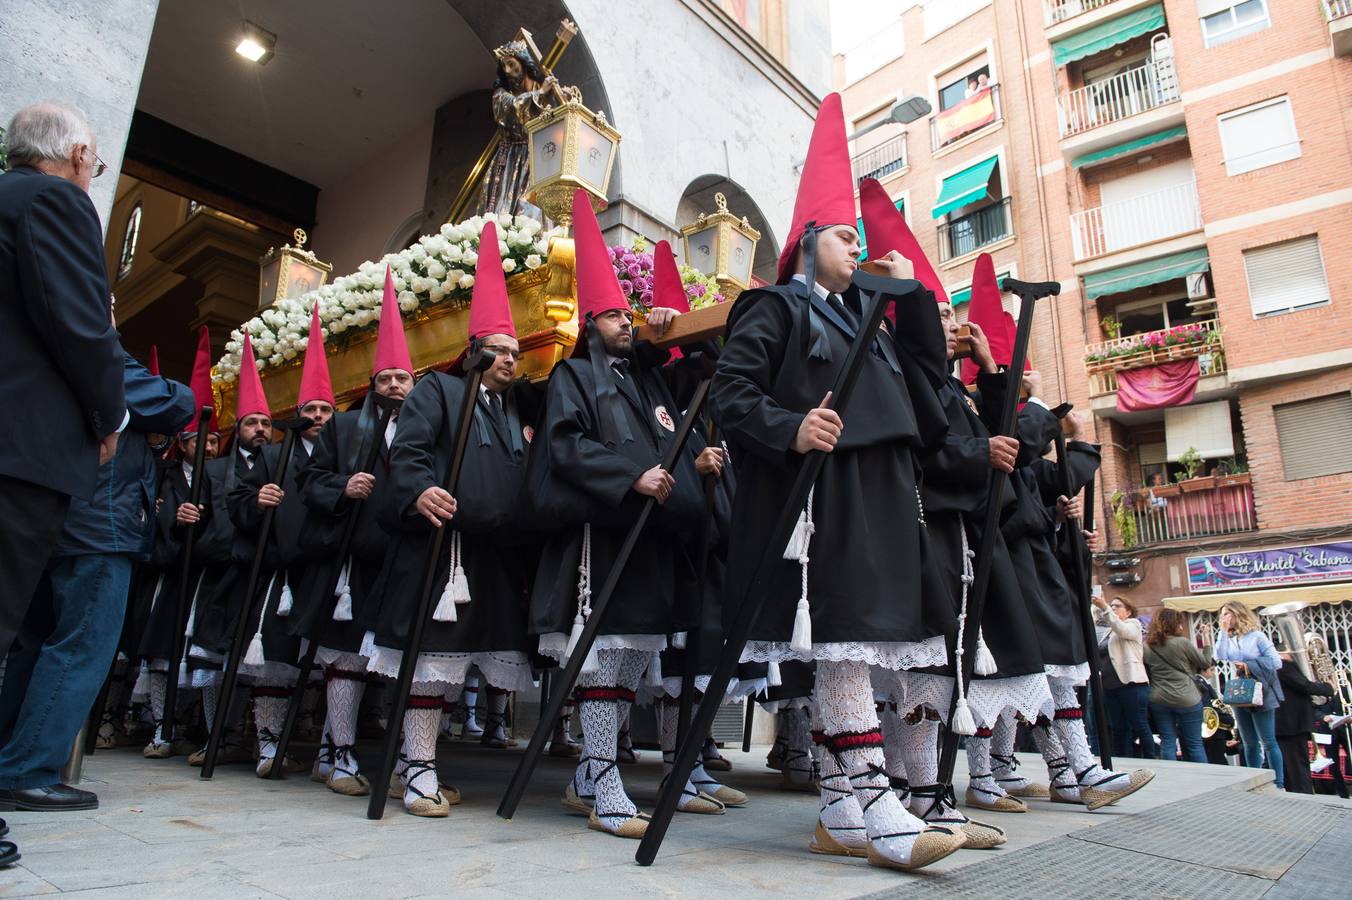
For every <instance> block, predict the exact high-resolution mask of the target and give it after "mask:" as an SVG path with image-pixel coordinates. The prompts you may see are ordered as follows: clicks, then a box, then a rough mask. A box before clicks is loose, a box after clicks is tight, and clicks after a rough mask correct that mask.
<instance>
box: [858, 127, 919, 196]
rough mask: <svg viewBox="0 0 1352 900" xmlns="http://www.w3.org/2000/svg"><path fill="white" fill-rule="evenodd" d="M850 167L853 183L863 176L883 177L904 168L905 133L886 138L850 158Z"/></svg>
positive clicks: (859, 180)
mask: <svg viewBox="0 0 1352 900" xmlns="http://www.w3.org/2000/svg"><path fill="white" fill-rule="evenodd" d="M850 168H851V169H853V170H854V183H855V184H858V183H859V182H861V181H863V180H864V179H865V178H877V179H883V178H886V177H887V176H888V175H891V174H892V173H893V172H898V171H900V170H902V169H904V168H906V133H905V132H902V133H901V134H899V135H897V136H896V137H891V138H888V139H887V140H886V141H883V142H882V143H881V144H879V145H878V146H876V147H870V148H869V149H868V150H865V151H864V152H863V153H860V154H859V155H858V156H855V157H853V158H851V160H850Z"/></svg>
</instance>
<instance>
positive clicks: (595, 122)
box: [212, 22, 760, 427]
mask: <svg viewBox="0 0 1352 900" xmlns="http://www.w3.org/2000/svg"><path fill="white" fill-rule="evenodd" d="M575 33H576V31H575V29H573V28H572V25H571V23H568V22H565V23H564V25H563V27H561V28H560V31H559V34H558V37H557V39H556V43H555V45H554V48H553V49H552V50H551V52H550V54H549V56H548V57H545V58H544V59H541V57H540V55H539V53H538V51H537V50H536V49H535V45H534V43H533V41H532V40H531V35H530V33H529V32H528V31H526V30H525V29H521V30H520V31H519V32H518V34H517V37H516V40H515V41H514V42H513V43H512V44H509V45H505V46H507V47H513V46H516V47H518V49H520V45H522V44H524V45H525V48H527V49H528V51H529V52H530V53H531V55H532V56H533V58H534V59H535V60H536V62H537V64H538V65H539V66H540V68H541V69H542V70H543V71H545V72H546V73H548V71H549V70H548V68H546V63H549V64H550V65H552V63H553V62H554V61H556V60H557V59H558V56H559V54H560V53H561V52H562V49H563V47H564V46H566V44H567V42H568V40H569V39H570V38H571V37H572V36H573V34H575ZM501 55H502V54H501V52H499V57H500V58H501ZM548 81H549V85H548V92H549V93H550V94H551V95H552V97H553V99H554V100H555V101H556V102H555V103H554V104H553V105H551V106H549V107H548V108H546V109H545V110H544V111H543V112H542V113H541V114H540V115H538V116H536V117H535V118H533V119H530V120H529V121H528V122H526V124H525V129H526V132H527V146H528V150H529V166H530V182H529V199H530V201H531V202H532V203H534V204H535V205H536V206H537V207H538V208H539V209H540V210H541V211H542V212H543V214H544V216H546V217H547V220H546V221H552V222H553V223H554V224H555V226H556V229H555V230H556V231H557V232H558V233H556V234H554V235H553V236H552V237H550V239H549V243H548V249H547V258H546V259H545V260H544V261H543V264H541V265H539V266H538V267H536V268H533V269H530V270H527V271H523V272H520V273H517V274H511V275H509V276H508V277H507V279H506V281H507V292H508V298H509V301H510V304H511V309H512V318H513V320H514V322H515V324H516V330H517V334H518V335H519V336H520V337H519V342H520V346H521V360H520V372H521V374H522V375H523V376H525V377H527V378H530V379H531V380H532V381H536V382H539V381H544V380H545V379H547V378H548V377H549V373H550V372H551V371H552V370H553V368H554V366H555V365H556V364H557V363H558V362H559V361H560V360H562V359H564V358H566V357H567V356H568V355H570V354H571V352H572V347H573V345H574V343H575V342H576V340H577V333H578V321H577V280H576V277H575V273H574V262H575V257H574V247H573V240H572V238H571V237H570V236H569V234H570V228H571V218H572V216H571V204H572V197H573V192H574V191H575V190H577V189H581V190H584V191H586V192H587V194H588V195H589V196H590V197H591V200H592V204H593V207H594V208H595V209H596V210H597V211H598V212H599V211H600V210H602V209H604V208H605V205H606V199H605V197H606V189H607V186H608V185H609V183H610V176H611V171H612V170H613V168H614V165H615V156H616V151H617V149H618V147H619V143H620V139H621V135H620V132H619V131H618V130H616V129H615V127H614V126H612V125H611V124H610V123H609V122H607V121H606V117H605V114H604V113H601V112H594V111H592V110H591V109H589V108H588V107H586V106H585V105H584V104H583V103H582V98H581V92H580V91H579V90H578V89H577V88H576V87H573V86H560V85H558V84H557V82H555V81H554V79H553V78H552V77H550V78H549V79H548ZM541 93H544V92H543V91H542V92H541ZM500 139H501V138H500V135H495V136H494V138H493V140H492V141H491V142H490V144H489V146H488V147H487V148H486V149H485V151H484V153H483V155H482V156H481V157H480V159H479V161H478V163H476V165H475V166H474V168H473V170H472V171H471V174H470V177H469V179H467V184H466V186H465V188H462V190H461V192H460V195H459V196H458V197H457V198H456V201H455V203H454V204H453V207H452V218H455V216H456V214H457V213H458V212H459V211H461V210H462V209H463V208H464V202H465V198H466V197H467V196H470V195H471V194H472V191H473V184H472V182H475V181H477V180H479V179H480V178H481V177H482V176H483V173H484V170H485V165H486V161H487V160H488V159H489V158H490V157H491V156H492V154H493V152H494V151H495V149H496V148H497V147H498V145H499V142H500ZM715 202H716V205H717V209H716V210H715V211H714V212H712V213H709V214H704V213H701V214H700V216H699V217H698V218H697V219H696V220H695V221H694V222H693V223H691V224H690V225H687V226H685V227H684V228H682V229H681V236H682V241H683V244H684V249H685V261H686V264H687V265H688V266H691V267H693V268H694V269H696V270H698V273H699V274H701V275H703V276H706V277H708V278H709V279H710V282H711V283H714V282H716V283H717V285H718V287H719V290H720V292H721V294H722V295H723V297H725V298H726V299H728V300H731V299H733V298H735V297H736V296H737V294H738V293H739V292H740V291H742V290H745V289H746V287H747V286H748V285H749V284H750V283H751V278H752V276H751V270H752V264H753V260H754V258H755V250H756V243H757V241H758V240H759V238H760V233H759V232H758V231H756V229H754V228H752V227H751V225H750V224H749V223H748V222H747V220H746V218H745V217H740V218H739V217H738V216H736V215H734V214H733V213H731V212H730V211H729V210H728V207H727V202H726V199H725V198H724V196H723V195H722V194H721V193H720V194H717V195H716V197H715ZM448 224H449V223H448ZM293 239H294V240H295V244H296V245H295V246H290V245H286V246H283V247H281V248H273V249H270V250H269V251H268V253H267V254H266V255H265V256H264V257H263V258H262V259H261V260H260V261H259V264H260V278H259V294H260V296H259V309H260V315H266V311H267V309H268V308H269V307H275V306H276V304H277V303H278V302H279V301H285V300H295V299H296V298H299V297H302V296H304V295H305V294H307V293H309V292H311V291H314V290H315V289H317V288H321V287H323V286H324V284H325V282H326V280H327V278H328V275H329V273H330V271H331V266H329V265H328V264H326V263H324V262H322V261H320V260H319V259H318V258H317V257H316V256H315V255H314V254H313V253H312V252H310V251H309V250H306V249H304V248H303V245H304V243H305V240H306V234H305V232H304V231H303V230H301V229H299V228H298V229H296V231H295V233H294V235H293ZM468 268H469V269H470V270H472V269H473V266H469V267H468ZM315 302H318V301H317V300H316V301H315ZM731 305H732V304H731V303H726V302H725V303H717V304H714V305H710V306H707V307H703V308H700V309H694V310H692V311H691V312H689V313H687V314H685V315H683V316H681V317H679V318H678V319H677V320H676V322H675V323H674V324H673V325H672V327H671V329H670V330H669V331H668V333H667V334H666V335H665V336H664V338H663V339H662V341H661V342H660V343H661V344H663V345H667V346H670V345H675V344H680V343H684V342H689V341H697V340H703V339H707V338H709V337H713V336H716V335H721V334H722V331H723V328H724V325H725V323H726V321H727V315H728V311H729V309H730V308H731ZM305 318H306V319H307V320H308V318H309V311H308V309H307V310H306V311H305ZM642 318H643V316H642V310H637V311H636V321H637V322H639V323H641V322H642ZM251 321H252V320H251ZM404 322H405V334H406V336H407V339H408V348H409V352H410V354H411V355H412V358H413V364H414V366H415V367H416V368H417V369H418V372H419V373H421V372H423V371H427V370H430V369H436V368H444V367H446V366H448V365H450V364H451V363H452V362H453V361H454V360H455V359H457V358H458V357H459V356H460V354H461V352H462V351H463V350H464V348H465V345H466V343H467V340H468V335H467V328H468V323H469V303H468V297H467V296H466V297H464V298H463V299H459V300H457V301H454V302H445V303H435V304H429V305H426V306H423V305H420V306H419V307H418V308H417V309H416V310H414V311H412V312H406V314H405V316H404ZM639 336H640V337H642V331H641V329H640V331H639ZM327 340H328V342H329V348H328V363H329V373H330V376H331V378H332V381H333V389H334V393H335V395H336V397H337V400H338V408H340V409H343V408H346V407H348V406H349V405H350V404H351V403H352V402H353V401H355V400H358V399H359V398H360V397H362V396H363V395H364V394H365V393H366V391H367V390H368V388H369V384H370V375H371V365H372V362H373V360H374V356H375V343H376V331H375V327H374V323H373V322H372V323H370V327H368V328H366V329H365V330H363V331H361V332H360V333H359V334H356V335H355V336H352V337H351V338H350V339H348V340H346V341H345V342H343V341H335V340H334V338H333V337H329V338H328V339H327ZM255 343H257V341H255ZM259 355H260V357H262V356H263V354H261V353H260V354H259ZM303 359H304V353H303V352H296V353H295V354H294V356H293V357H292V358H290V359H288V360H286V361H285V362H284V363H282V364H280V365H264V367H263V368H262V370H261V371H260V375H261V377H262V382H263V390H264V391H265V392H266V394H267V397H268V403H269V405H270V406H271V408H272V409H273V410H275V411H277V413H278V414H279V415H281V414H282V411H283V410H289V409H290V408H291V407H293V406H294V405H295V398H296V395H297V393H298V391H299V390H300V379H301V368H302V362H303ZM212 374H213V376H214V377H213V381H214V384H215V390H216V392H217V404H218V405H217V408H218V409H219V410H220V411H221V414H220V421H221V425H222V427H229V426H230V425H231V424H233V421H234V410H235V391H236V385H237V384H238V382H237V381H236V380H234V379H233V378H231V377H225V378H222V377H221V374H222V373H221V365H220V364H219V363H218V366H217V367H216V368H214V369H213V372H212Z"/></svg>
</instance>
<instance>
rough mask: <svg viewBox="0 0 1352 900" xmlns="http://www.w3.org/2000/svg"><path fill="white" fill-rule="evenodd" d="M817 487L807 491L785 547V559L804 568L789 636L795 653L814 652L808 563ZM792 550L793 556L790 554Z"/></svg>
mask: <svg viewBox="0 0 1352 900" xmlns="http://www.w3.org/2000/svg"><path fill="white" fill-rule="evenodd" d="M816 490H817V489H816V488H815V487H814V488H812V490H810V491H808V492H807V506H805V507H803V512H802V514H801V515H799V516H798V524H797V525H795V526H794V527H793V536H792V537H790V538H789V543H788V546H787V547H785V548H784V558H785V559H796V560H798V565H799V566H800V567H801V568H802V570H803V591H802V593H801V594H799V595H798V608H797V610H795V611H794V614H793V636H792V637H790V638H789V649H790V650H793V651H794V652H795V653H802V654H805V655H811V653H812V610H811V608H810V607H809V606H808V602H807V564H808V556H807V551H808V547H809V546H810V545H811V544H812V533H813V531H815V530H816V527H815V526H814V525H813V524H812V496H813V494H814V493H815V492H816ZM791 551H796V552H794V555H793V556H789V553H790V552H791Z"/></svg>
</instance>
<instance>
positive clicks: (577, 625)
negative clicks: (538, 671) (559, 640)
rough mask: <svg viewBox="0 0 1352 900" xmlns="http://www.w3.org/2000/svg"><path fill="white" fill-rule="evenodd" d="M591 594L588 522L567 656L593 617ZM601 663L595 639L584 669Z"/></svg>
mask: <svg viewBox="0 0 1352 900" xmlns="http://www.w3.org/2000/svg"><path fill="white" fill-rule="evenodd" d="M591 595H592V594H591V523H590V522H588V523H584V524H583V526H582V555H581V558H580V559H579V560H578V565H577V615H575V616H574V617H573V629H572V631H570V632H569V633H568V647H567V649H565V650H564V656H565V658H567V657H571V656H572V655H573V653H574V652H576V651H577V642H578V641H580V640H581V639H582V627H583V626H584V625H586V624H587V619H588V618H590V617H591ZM600 664H601V661H600V659H599V658H598V657H597V655H596V643H595V642H594V641H593V642H592V646H591V649H590V650H588V651H587V658H586V659H584V660H583V661H582V671H583V672H595V671H596V670H597V668H598V667H599V666H600Z"/></svg>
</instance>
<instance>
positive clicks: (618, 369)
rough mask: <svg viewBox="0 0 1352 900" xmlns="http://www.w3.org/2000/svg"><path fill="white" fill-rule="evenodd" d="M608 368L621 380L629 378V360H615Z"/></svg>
mask: <svg viewBox="0 0 1352 900" xmlns="http://www.w3.org/2000/svg"><path fill="white" fill-rule="evenodd" d="M610 367H611V368H612V369H614V370H615V374H617V375H619V376H620V377H621V378H628V377H629V360H627V359H617V360H615V361H614V362H613V363H611V364H610Z"/></svg>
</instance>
